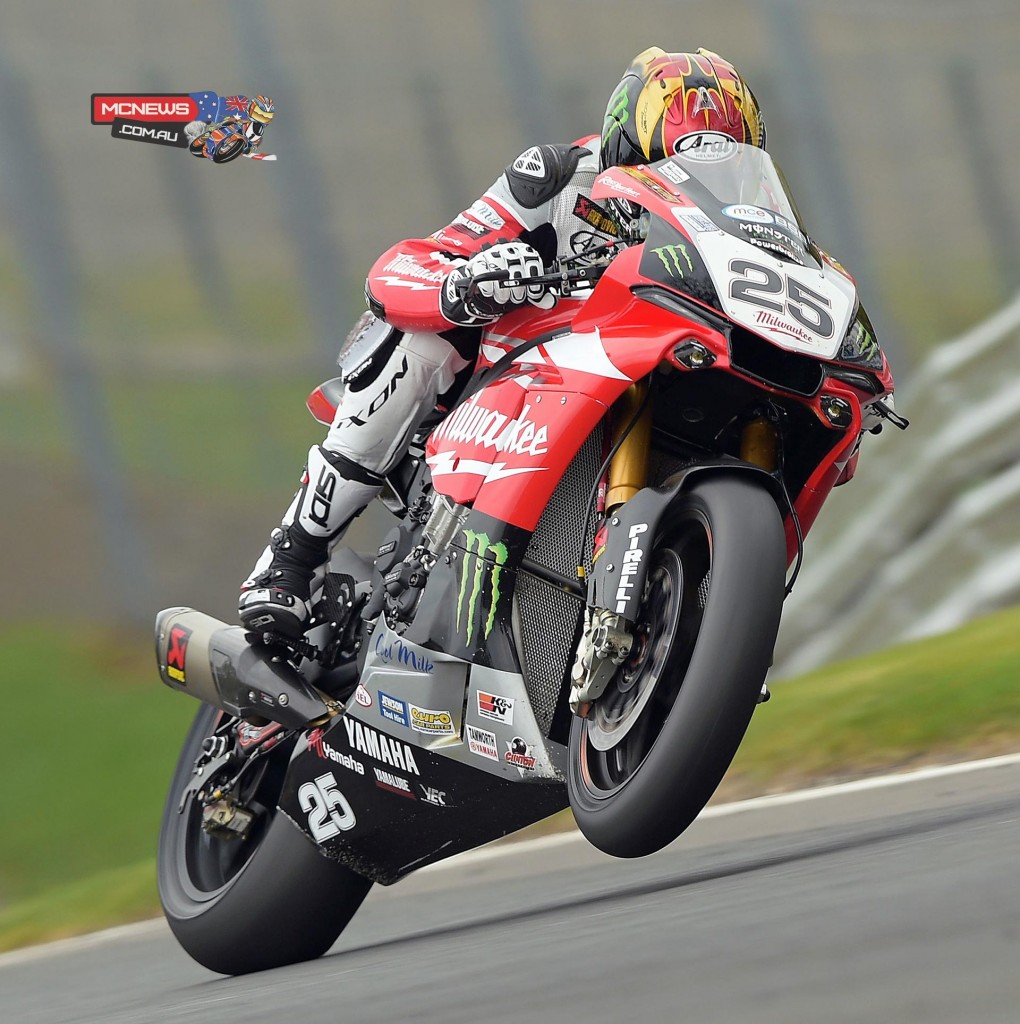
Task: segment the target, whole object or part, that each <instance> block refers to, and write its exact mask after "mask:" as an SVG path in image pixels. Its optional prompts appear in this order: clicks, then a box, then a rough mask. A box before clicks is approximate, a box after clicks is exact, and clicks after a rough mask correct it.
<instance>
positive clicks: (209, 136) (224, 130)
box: [188, 117, 251, 164]
mask: <svg viewBox="0 0 1020 1024" xmlns="http://www.w3.org/2000/svg"><path fill="white" fill-rule="evenodd" d="M250 149H251V142H250V141H249V139H248V137H247V135H245V132H244V121H243V120H242V119H241V118H238V117H228V118H227V119H226V120H225V121H221V122H220V123H219V124H217V125H214V126H213V127H212V128H210V129H209V130H208V131H205V132H203V133H202V134H201V135H199V136H197V137H196V138H194V139H192V141H191V144H190V145H189V146H188V151H189V152H190V153H191V155H192V156H197V157H201V158H203V159H206V160H212V162H213V163H215V164H225V163H229V162H230V161H231V160H235V159H237V157H239V156H242V155H244V154H245V153H247V152H248V151H249V150H250Z"/></svg>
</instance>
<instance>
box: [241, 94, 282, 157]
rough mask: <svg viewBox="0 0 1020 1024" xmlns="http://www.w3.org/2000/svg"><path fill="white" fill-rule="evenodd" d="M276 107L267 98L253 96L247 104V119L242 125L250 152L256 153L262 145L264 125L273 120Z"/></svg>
mask: <svg viewBox="0 0 1020 1024" xmlns="http://www.w3.org/2000/svg"><path fill="white" fill-rule="evenodd" d="M275 112H276V107H275V106H274V105H273V101H272V100H271V99H270V98H269V97H268V96H255V97H254V98H253V99H252V100H251V101H250V102H249V103H248V112H247V117H245V118H244V119H243V121H242V123H243V124H244V137H245V138H246V139H247V140H248V145H249V147H250V149H251V150H252V151H257V150H258V147H259V146H260V145H261V144H262V133H263V132H264V131H265V130H266V125H267V124H269V122H270V121H272V120H273V114H274V113H275Z"/></svg>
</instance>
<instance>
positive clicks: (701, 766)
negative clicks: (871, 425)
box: [567, 475, 786, 857]
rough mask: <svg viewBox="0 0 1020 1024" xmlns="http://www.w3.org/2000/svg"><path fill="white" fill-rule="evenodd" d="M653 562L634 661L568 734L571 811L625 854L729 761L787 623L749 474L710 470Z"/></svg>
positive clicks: (658, 840)
mask: <svg viewBox="0 0 1020 1024" xmlns="http://www.w3.org/2000/svg"><path fill="white" fill-rule="evenodd" d="M651 558H652V562H651V569H650V570H649V573H648V576H647V580H646V585H645V591H644V595H643V601H642V610H641V612H640V619H639V621H638V623H637V625H636V628H635V641H634V646H633V648H632V651H631V654H630V657H629V658H628V660H627V661H626V662H625V663H624V664H623V665H622V666H621V667H620V669H619V670H618V671H617V673H616V675H615V676H614V677H613V679H612V681H611V682H610V684H609V686H608V687H607V689H606V691H605V693H604V694H603V695H602V696H601V697H600V698H599V699H598V700H597V701H596V702H595V703H594V705H593V707H592V709H591V711H590V712H589V715H588V717H587V718H586V719H580V718H575V719H574V720H573V722H572V725H571V731H570V761H569V770H568V775H567V785H568V791H569V794H570V805H571V808H572V810H573V812H574V817H575V818H576V820H577V824H578V827H579V828H580V829H581V831H582V832H583V833H584V834H585V836H587V838H588V839H589V840H590V841H591V842H592V843H593V844H594V845H595V846H597V847H599V849H601V850H604V851H605V852H606V853H610V854H613V855H615V856H618V857H640V856H644V855H645V854H649V853H654V852H655V851H656V850H659V849H661V848H662V847H663V846H665V845H666V844H667V843H669V842H671V841H672V840H673V839H675V838H676V837H677V836H678V835H680V833H681V832H683V830H684V829H685V828H687V826H688V825H689V824H690V823H691V822H692V821H693V820H694V819H695V818H696V817H697V816H698V814H699V813H700V811H701V809H702V808H703V807H704V806H705V804H706V803H707V802H708V800H709V798H710V797H711V795H712V793H713V792H715V789H716V787H717V786H718V785H719V782H720V781H721V780H722V777H723V775H724V774H725V773H726V769H727V768H728V767H729V765H730V762H731V761H732V760H733V756H734V754H735V753H736V751H737V747H738V746H739V745H740V741H741V740H742V739H743V736H744V732H745V731H746V729H747V726H748V723H749V722H750V720H751V715H752V714H753V712H754V709H755V706H756V704H757V701H758V696H759V694H760V692H761V686H762V682H763V681H764V679H765V674H766V672H767V671H768V667H769V664H770V662H771V658H772V649H773V646H774V644H775V639H776V634H777V632H778V630H779V617H780V612H781V610H782V604H783V588H784V577H785V566H786V542H785V538H784V533H783V525H782V520H781V518H780V515H779V511H778V509H777V508H776V505H775V502H774V501H773V500H772V498H771V497H770V495H769V494H768V493H767V492H766V491H765V490H764V489H763V488H762V487H760V486H759V485H758V484H756V483H754V482H753V481H749V480H745V479H742V478H741V477H739V476H736V475H734V476H720V477H715V478H712V479H708V480H705V481H703V482H699V483H696V484H695V485H694V486H693V487H692V488H691V490H690V491H689V492H688V493H687V494H686V495H685V496H684V497H683V498H681V501H680V503H679V505H678V506H677V507H675V508H674V509H673V511H672V512H671V514H670V520H669V524H668V529H667V532H666V533H665V534H664V535H663V536H662V537H661V539H660V541H659V542H658V543H657V545H656V548H655V549H654V551H653V553H652V555H651Z"/></svg>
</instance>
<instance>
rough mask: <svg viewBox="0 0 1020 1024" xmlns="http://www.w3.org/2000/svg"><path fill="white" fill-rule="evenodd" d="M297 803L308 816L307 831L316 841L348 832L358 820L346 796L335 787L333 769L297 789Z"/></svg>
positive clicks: (323, 840) (320, 841) (322, 841)
mask: <svg viewBox="0 0 1020 1024" xmlns="http://www.w3.org/2000/svg"><path fill="white" fill-rule="evenodd" d="M297 797H298V803H299V804H300V805H301V810H303V811H304V812H305V813H306V814H307V815H308V831H309V832H311V834H312V838H313V839H314V840H315V841H316V842H317V843H324V842H326V841H327V840H328V839H333V838H335V837H336V836H338V835H340V833H341V832H348V831H349V830H350V829H352V828H354V826H355V825H356V824H357V823H358V819H357V818H356V817H355V815H354V811H353V809H352V808H351V805H350V804H349V803H348V802H347V797H345V796H344V795H343V793H341V792H340V790H339V789H337V786H336V778H335V777H334V776H333V774H332V772H326V774H325V775H320V776H319V777H318V778H317V779H316V780H315V781H314V782H306V783H305V784H304V785H303V786H301V788H300V789H298V792H297Z"/></svg>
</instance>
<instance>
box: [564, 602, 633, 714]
mask: <svg viewBox="0 0 1020 1024" xmlns="http://www.w3.org/2000/svg"><path fill="white" fill-rule="evenodd" d="M633 644H634V637H633V635H632V634H631V632H630V630H629V629H628V628H627V620H626V619H625V618H624V617H623V616H622V615H618V614H617V613H616V612H611V611H610V610H609V609H608V608H591V609H585V613H584V633H583V634H582V635H581V642H580V643H579V644H578V645H577V656H576V657H575V658H574V666H573V668H572V669H571V670H570V710H571V711H573V713H574V714H575V715H580V716H581V717H582V718H585V717H587V714H588V709H589V707H590V706H591V703H592V701H595V700H598V698H599V697H601V696H602V694H603V693H604V692H605V689H606V687H607V686H608V685H609V681H610V680H611V679H612V678H613V676H614V675H615V673H616V670H617V669H618V668H619V667H620V666H621V665H622V664H623V663H624V661H626V660H627V655H629V654H630V649H631V647H632V646H633Z"/></svg>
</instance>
